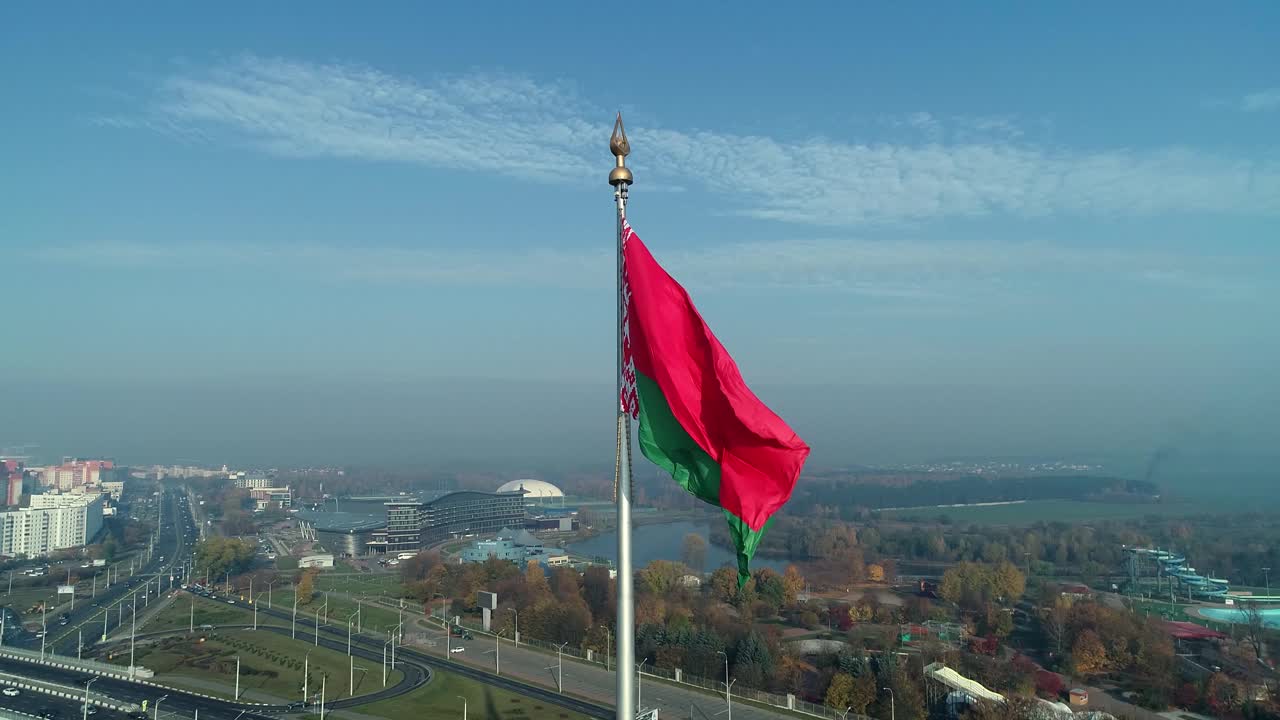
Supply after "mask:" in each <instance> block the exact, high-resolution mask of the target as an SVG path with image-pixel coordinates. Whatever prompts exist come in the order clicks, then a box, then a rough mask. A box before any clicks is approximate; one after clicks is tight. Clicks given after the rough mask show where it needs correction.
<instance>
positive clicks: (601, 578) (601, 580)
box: [582, 565, 616, 624]
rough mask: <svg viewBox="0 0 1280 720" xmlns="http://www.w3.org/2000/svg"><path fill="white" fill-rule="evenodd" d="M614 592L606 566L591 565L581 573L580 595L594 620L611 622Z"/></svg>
mask: <svg viewBox="0 0 1280 720" xmlns="http://www.w3.org/2000/svg"><path fill="white" fill-rule="evenodd" d="M615 592H616V591H615V590H614V583H613V578H611V577H609V569H608V568H605V567H601V566H599V565H593V566H591V567H589V568H587V570H586V572H584V573H582V597H583V599H584V600H586V601H587V608H588V609H590V610H591V616H592V617H593V618H595V620H596V622H599V623H605V624H612V620H613V613H614V612H615V611H616V605H615V598H616V595H615Z"/></svg>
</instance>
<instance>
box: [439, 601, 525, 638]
mask: <svg viewBox="0 0 1280 720" xmlns="http://www.w3.org/2000/svg"><path fill="white" fill-rule="evenodd" d="M507 609H508V610H510V611H511V615H512V617H514V618H515V624H516V627H515V638H514V640H513V642H514V643H515V646H516V647H520V613H519V612H517V611H516V609H515V608H507ZM440 619H441V620H443V619H444V618H443V617H442V618H440Z"/></svg>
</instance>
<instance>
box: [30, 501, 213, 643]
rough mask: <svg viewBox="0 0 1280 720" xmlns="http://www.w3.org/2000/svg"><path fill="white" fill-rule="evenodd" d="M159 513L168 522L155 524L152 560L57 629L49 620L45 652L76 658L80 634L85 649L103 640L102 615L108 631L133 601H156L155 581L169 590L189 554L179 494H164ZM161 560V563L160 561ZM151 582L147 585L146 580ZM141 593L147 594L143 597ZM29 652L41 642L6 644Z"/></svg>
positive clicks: (127, 618)
mask: <svg viewBox="0 0 1280 720" xmlns="http://www.w3.org/2000/svg"><path fill="white" fill-rule="evenodd" d="M162 497H163V498H164V499H163V501H162V502H161V507H160V511H161V513H162V514H163V515H164V516H165V518H167V519H168V523H167V524H166V522H165V519H164V518H162V519H161V520H160V522H159V523H158V535H157V539H156V545H155V550H154V551H153V552H152V557H151V559H150V561H148V562H147V563H146V564H145V565H143V566H142V567H141V568H138V569H136V570H135V571H134V574H133V576H132V577H127V578H123V579H122V580H121V581H120V582H117V583H114V584H112V585H111V586H110V587H109V588H105V589H103V590H102V591H101V592H99V593H98V594H97V596H96V597H95V598H94V599H93V600H92V601H90V602H88V603H83V604H79V605H77V606H76V608H75V610H74V611H71V612H69V613H68V615H69V618H68V623H67V624H66V625H58V624H55V623H56V618H53V617H50V618H48V620H47V622H48V623H49V624H48V626H47V628H46V631H47V632H48V635H49V636H48V638H46V647H45V649H46V651H48V652H51V653H54V654H57V655H62V656H64V657H75V656H76V645H77V643H78V642H79V632H81V631H83V634H84V642H85V645H86V646H88V645H91V644H93V643H94V642H95V641H96V640H97V639H99V638H100V637H101V636H102V629H103V626H102V620H103V613H104V612H107V611H108V610H113V611H112V612H108V617H107V625H108V629H113V628H116V627H119V626H120V625H121V624H126V626H127V623H129V622H131V620H132V608H131V604H132V603H133V602H134V601H135V600H136V601H137V602H138V608H139V610H141V609H142V607H143V603H144V602H145V601H148V600H151V599H155V598H156V588H155V582H156V581H155V578H156V577H157V576H158V575H159V576H162V578H163V580H162V583H163V585H164V587H165V588H167V587H169V581H168V577H169V573H170V572H172V571H173V570H174V569H175V568H176V567H177V566H178V564H179V563H180V561H181V558H183V557H184V553H186V552H188V550H187V548H188V543H187V537H186V533H185V530H184V528H185V526H186V524H185V522H184V519H185V518H186V517H187V513H186V511H185V505H184V503H183V502H182V501H183V500H184V498H183V496H182V494H181V493H177V492H169V491H166V492H165V493H164V495H163V496H162ZM162 557H163V558H164V560H163V561H162V560H161V559H160V558H162ZM147 579H149V580H150V581H151V582H150V584H147V583H146V582H145V580H147ZM143 593H147V594H148V595H149V597H148V596H147V595H144V594H143ZM120 603H123V604H124V612H123V613H121V612H119V607H118V606H119V605H120ZM6 644H8V645H13V646H17V647H21V648H24V649H28V650H39V649H40V639H39V638H36V637H34V636H33V635H30V634H28V635H26V636H24V637H22V638H21V639H18V640H14V641H10V642H8V643H6Z"/></svg>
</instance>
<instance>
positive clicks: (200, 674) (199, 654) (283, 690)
mask: <svg viewBox="0 0 1280 720" xmlns="http://www.w3.org/2000/svg"><path fill="white" fill-rule="evenodd" d="M121 647H122V646H117V649H116V651H115V655H114V656H113V657H110V658H108V659H109V661H110V662H113V663H116V664H119V665H128V663H129V652H128V648H127V646H123V651H121ZM308 653H309V655H310V661H309V662H306V661H305V660H304V659H305V658H306V657H307V655H308ZM237 655H238V656H240V688H241V691H242V692H243V691H245V690H253V689H256V690H261V691H263V692H266V693H270V694H271V695H273V696H276V697H279V698H290V699H296V698H300V690H301V687H302V675H303V670H304V667H305V668H306V669H307V670H308V673H309V679H310V683H311V685H312V691H313V692H318V691H319V683H320V678H321V676H322V675H327V676H328V678H329V680H328V687H327V698H330V699H335V700H336V699H340V698H343V697H347V696H348V695H347V674H348V666H347V656H346V655H345V654H344V653H342V652H337V651H333V650H328V649H326V648H320V647H315V646H313V645H310V644H308V643H305V642H303V641H301V640H292V639H290V638H289V637H287V636H284V635H278V634H276V633H273V632H267V631H262V630H259V631H256V632H255V631H253V630H210V631H207V632H203V633H200V632H197V633H196V635H195V636H193V637H189V636H185V635H184V636H175V637H171V638H163V639H161V640H159V641H157V642H155V643H154V644H152V643H148V644H146V645H140V646H139V647H138V649H137V662H138V664H139V665H143V666H145V667H147V668H150V669H152V670H154V671H155V672H156V678H157V679H158V680H160V681H163V680H165V679H167V678H193V679H196V680H201V681H206V682H207V681H213V682H216V683H218V684H219V685H222V686H225V689H224V690H223V691H222V692H221V693H219V692H218V689H217V688H214V687H209V686H204V687H205V689H206V691H208V692H210V693H212V694H221V695H224V696H228V697H229V696H230V694H231V692H230V690H231V689H232V688H233V687H234V685H235V672H236V661H235V658H236V656H237ZM356 666H357V668H359V667H366V668H368V671H367V674H366V673H364V672H361V671H360V670H359V669H357V670H356V674H355V680H356V688H355V692H356V694H357V695H361V694H363V693H368V692H373V691H375V690H380V689H381V688H382V674H381V673H382V671H381V669H380V668H379V665H378V662H377V661H376V660H375V661H369V660H363V659H360V658H357V659H356ZM400 676H401V674H400V672H399V671H394V672H392V673H389V674H388V678H387V683H388V685H390V684H392V683H394V682H398V681H399V678H400Z"/></svg>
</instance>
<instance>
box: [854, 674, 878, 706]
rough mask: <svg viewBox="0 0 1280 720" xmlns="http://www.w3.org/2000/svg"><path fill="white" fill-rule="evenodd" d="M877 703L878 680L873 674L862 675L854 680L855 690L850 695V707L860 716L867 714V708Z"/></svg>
mask: <svg viewBox="0 0 1280 720" xmlns="http://www.w3.org/2000/svg"><path fill="white" fill-rule="evenodd" d="M875 701H876V679H875V676H873V675H872V674H871V673H865V672H864V673H862V674H861V675H855V676H854V678H853V689H852V690H851V692H850V693H849V707H850V708H851V709H852V710H853V712H855V713H857V714H859V715H866V714H867V706H868V705H870V704H871V703H873V702H875Z"/></svg>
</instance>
